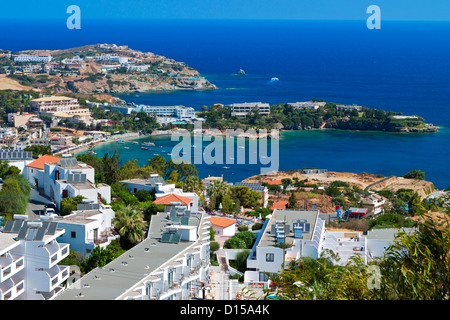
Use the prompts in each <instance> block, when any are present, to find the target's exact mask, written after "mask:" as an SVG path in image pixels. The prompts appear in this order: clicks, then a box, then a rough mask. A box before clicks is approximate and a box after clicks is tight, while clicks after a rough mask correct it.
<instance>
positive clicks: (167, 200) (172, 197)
mask: <svg viewBox="0 0 450 320" xmlns="http://www.w3.org/2000/svg"><path fill="white" fill-rule="evenodd" d="M153 202H154V203H155V204H165V205H170V204H171V203H172V202H180V203H181V205H183V206H186V205H188V204H189V203H191V202H192V199H191V198H187V197H183V196H180V195H177V194H168V195H165V196H162V197H160V198H157V199H156V200H155V201H153Z"/></svg>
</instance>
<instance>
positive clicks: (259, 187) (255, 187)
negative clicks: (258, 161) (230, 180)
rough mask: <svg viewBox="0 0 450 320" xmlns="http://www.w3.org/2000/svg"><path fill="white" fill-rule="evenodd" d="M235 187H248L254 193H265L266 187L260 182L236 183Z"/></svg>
mask: <svg viewBox="0 0 450 320" xmlns="http://www.w3.org/2000/svg"><path fill="white" fill-rule="evenodd" d="M234 187H247V188H249V189H251V190H253V191H264V190H265V188H266V187H265V186H263V185H262V184H261V183H258V182H236V183H235V184H234Z"/></svg>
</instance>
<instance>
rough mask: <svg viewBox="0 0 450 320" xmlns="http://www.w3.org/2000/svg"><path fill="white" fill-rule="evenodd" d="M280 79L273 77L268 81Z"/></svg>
mask: <svg viewBox="0 0 450 320" xmlns="http://www.w3.org/2000/svg"><path fill="white" fill-rule="evenodd" d="M278 80H280V79H278V78H277V77H273V78H272V79H270V81H278Z"/></svg>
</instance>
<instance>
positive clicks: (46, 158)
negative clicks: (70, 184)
mask: <svg viewBox="0 0 450 320" xmlns="http://www.w3.org/2000/svg"><path fill="white" fill-rule="evenodd" d="M59 159H60V158H59V157H55V156H51V155H48V154H46V155H43V156H42V157H40V158H38V159H36V160H34V161H33V162H31V163H29V164H28V165H27V167H31V168H35V169H39V170H44V165H45V164H46V163H58V162H59Z"/></svg>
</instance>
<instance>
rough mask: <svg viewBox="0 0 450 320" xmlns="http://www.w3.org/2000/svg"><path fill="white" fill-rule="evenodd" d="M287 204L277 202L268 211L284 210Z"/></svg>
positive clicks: (287, 202) (285, 202)
mask: <svg viewBox="0 0 450 320" xmlns="http://www.w3.org/2000/svg"><path fill="white" fill-rule="evenodd" d="M288 204H289V201H278V202H275V203H274V204H273V205H272V206H271V207H270V210H275V209H286V207H287V205H288Z"/></svg>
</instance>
